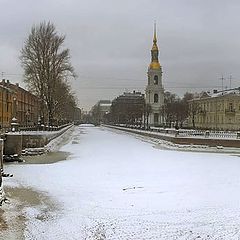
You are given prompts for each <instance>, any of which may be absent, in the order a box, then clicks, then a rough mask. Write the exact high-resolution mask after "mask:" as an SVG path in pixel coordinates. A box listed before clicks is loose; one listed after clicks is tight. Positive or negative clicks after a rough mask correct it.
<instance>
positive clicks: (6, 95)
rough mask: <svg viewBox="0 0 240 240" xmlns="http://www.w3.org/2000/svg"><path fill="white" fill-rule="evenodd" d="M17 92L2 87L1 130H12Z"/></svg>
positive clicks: (0, 99) (0, 103) (0, 102)
mask: <svg viewBox="0 0 240 240" xmlns="http://www.w3.org/2000/svg"><path fill="white" fill-rule="evenodd" d="M14 99H15V92H13V91H12V90H11V89H9V88H7V87H5V86H1V85H0V126H1V129H8V128H10V123H11V120H12V116H13V101H14Z"/></svg>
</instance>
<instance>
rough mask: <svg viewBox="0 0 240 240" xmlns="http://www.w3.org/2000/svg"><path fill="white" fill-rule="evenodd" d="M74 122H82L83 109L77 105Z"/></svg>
mask: <svg viewBox="0 0 240 240" xmlns="http://www.w3.org/2000/svg"><path fill="white" fill-rule="evenodd" d="M73 118H74V119H73V120H74V122H77V123H80V121H81V109H80V108H78V107H75V109H74V116H73Z"/></svg>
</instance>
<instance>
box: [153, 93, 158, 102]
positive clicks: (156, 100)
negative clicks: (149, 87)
mask: <svg viewBox="0 0 240 240" xmlns="http://www.w3.org/2000/svg"><path fill="white" fill-rule="evenodd" d="M154 103H158V94H157V93H155V94H154Z"/></svg>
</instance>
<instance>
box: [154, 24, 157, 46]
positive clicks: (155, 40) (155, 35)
mask: <svg viewBox="0 0 240 240" xmlns="http://www.w3.org/2000/svg"><path fill="white" fill-rule="evenodd" d="M153 43H154V44H157V33H156V21H155V22H154V35H153Z"/></svg>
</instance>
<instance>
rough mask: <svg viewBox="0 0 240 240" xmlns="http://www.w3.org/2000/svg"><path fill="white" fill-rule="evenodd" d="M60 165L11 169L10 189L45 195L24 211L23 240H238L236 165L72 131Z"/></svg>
mask: <svg viewBox="0 0 240 240" xmlns="http://www.w3.org/2000/svg"><path fill="white" fill-rule="evenodd" d="M71 134H72V136H71V139H70V141H69V142H68V143H67V144H66V145H64V146H63V147H62V148H61V149H60V150H61V151H63V152H69V153H70V155H69V156H68V157H67V159H66V160H65V161H59V162H55V163H52V164H25V165H24V164H23V165H10V166H8V167H7V171H8V172H11V173H13V174H14V178H13V179H7V180H6V181H5V185H7V186H23V187H25V188H31V189H34V190H35V191H37V192H39V194H41V195H45V196H48V197H49V198H51V201H52V202H54V204H55V205H56V206H57V207H56V208H55V209H54V208H53V209H52V210H49V209H51V208H47V207H46V206H45V205H44V201H42V203H41V202H40V203H39V204H38V205H36V206H34V207H33V206H31V205H27V204H26V206H25V207H24V208H23V210H22V211H23V214H24V216H25V218H26V227H25V230H24V238H25V239H34V240H35V239H41V240H42V239H46V240H47V239H53V240H55V239H56V240H60V239H64V240H65V239H87V240H92V239H98V240H103V239H126V240H130V239H136V240H137V239H138V240H139V239H160V240H161V239H166V240H169V239H181V240H182V239H188V240H193V239H227V240H231V239H239V238H240V232H239V231H240V228H239V225H240V208H239V205H240V158H239V156H237V155H230V154H214V153H193V152H179V151H168V150H161V149H159V148H155V147H154V144H153V143H151V142H149V141H144V140H143V139H142V138H138V137H136V136H134V135H129V134H126V133H123V132H120V131H117V130H115V131H114V130H109V129H107V128H101V127H76V128H75V130H74V131H73V132H72V133H71Z"/></svg>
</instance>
